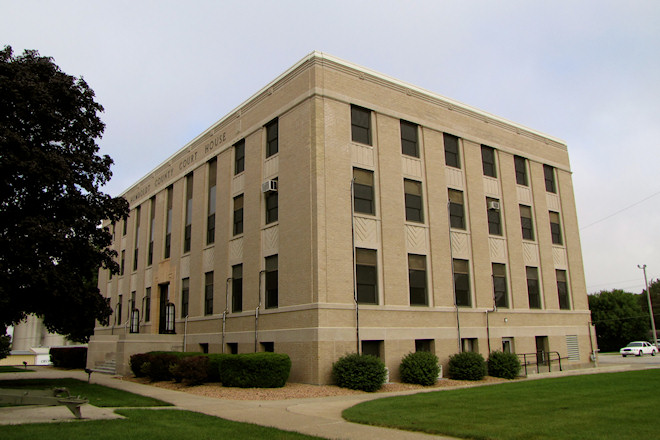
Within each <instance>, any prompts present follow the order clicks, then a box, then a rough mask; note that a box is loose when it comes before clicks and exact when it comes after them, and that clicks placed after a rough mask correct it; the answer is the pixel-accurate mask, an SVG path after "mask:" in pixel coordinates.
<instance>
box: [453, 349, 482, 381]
mask: <svg viewBox="0 0 660 440" xmlns="http://www.w3.org/2000/svg"><path fill="white" fill-rule="evenodd" d="M486 373H487V369H486V361H485V360H484V357H483V356H482V355H480V354H479V353H475V352H472V351H465V352H463V353H458V354H455V355H453V356H451V357H450V358H449V368H448V374H449V377H450V378H451V379H456V380H481V379H483V378H484V376H486Z"/></svg>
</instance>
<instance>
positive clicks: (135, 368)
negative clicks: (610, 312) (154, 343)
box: [128, 353, 150, 377]
mask: <svg viewBox="0 0 660 440" xmlns="http://www.w3.org/2000/svg"><path fill="white" fill-rule="evenodd" d="M149 356H150V355H149V354H148V353H136V354H134V355H131V357H130V359H129V360H128V365H129V366H130V367H131V371H132V372H133V374H134V375H135V377H145V376H146V374H145V373H144V372H143V371H142V365H144V363H145V362H149Z"/></svg>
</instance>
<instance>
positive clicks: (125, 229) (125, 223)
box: [121, 218, 128, 236]
mask: <svg viewBox="0 0 660 440" xmlns="http://www.w3.org/2000/svg"><path fill="white" fill-rule="evenodd" d="M126 232H128V219H127V218H125V219H124V223H123V226H122V230H121V235H122V236H124V235H126Z"/></svg>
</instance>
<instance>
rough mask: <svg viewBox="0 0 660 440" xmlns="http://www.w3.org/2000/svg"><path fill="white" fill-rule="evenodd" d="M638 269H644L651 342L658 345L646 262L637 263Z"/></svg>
mask: <svg viewBox="0 0 660 440" xmlns="http://www.w3.org/2000/svg"><path fill="white" fill-rule="evenodd" d="M637 267H639V268H640V269H642V270H643V271H644V284H646V299H647V300H648V302H649V313H650V314H651V329H652V330H653V344H655V346H656V347H657V346H658V336H657V334H656V332H655V319H653V305H652V304H651V291H649V281H648V279H647V278H646V264H644V265H642V266H640V265H639V264H638V265H637Z"/></svg>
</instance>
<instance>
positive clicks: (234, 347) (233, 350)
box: [227, 342, 238, 354]
mask: <svg viewBox="0 0 660 440" xmlns="http://www.w3.org/2000/svg"><path fill="white" fill-rule="evenodd" d="M227 348H228V349H229V354H238V342H227Z"/></svg>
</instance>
